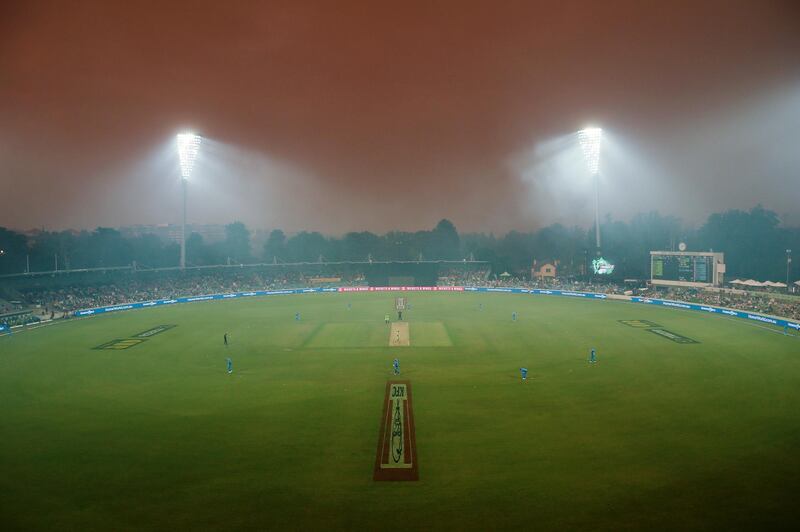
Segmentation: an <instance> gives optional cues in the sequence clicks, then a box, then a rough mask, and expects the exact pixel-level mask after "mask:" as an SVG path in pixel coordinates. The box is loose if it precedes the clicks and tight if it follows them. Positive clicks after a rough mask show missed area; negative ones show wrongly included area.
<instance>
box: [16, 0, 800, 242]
mask: <svg viewBox="0 0 800 532" xmlns="http://www.w3.org/2000/svg"><path fill="white" fill-rule="evenodd" d="M590 122H591V123H594V124H598V125H602V126H603V128H604V129H605V130H606V131H607V132H608V138H609V148H608V152H607V153H608V155H607V157H606V156H605V153H606V152H604V161H603V162H602V163H601V165H602V166H603V182H602V184H603V188H602V192H601V200H602V202H603V205H602V207H603V209H602V210H603V213H604V215H605V214H610V215H611V216H612V217H614V218H618V219H627V218H629V217H630V216H631V215H632V214H634V213H636V212H639V211H648V210H651V209H657V210H659V211H661V212H662V213H664V214H674V215H677V216H681V217H683V218H684V219H685V220H687V221H688V222H692V223H696V222H699V221H702V219H703V218H704V217H705V216H707V215H708V214H709V213H710V212H714V211H717V210H721V209H725V208H733V207H736V208H750V207H752V206H754V205H755V204H757V203H762V204H763V205H764V206H765V207H767V208H771V209H773V210H775V211H776V212H778V213H779V214H780V215H781V216H782V217H784V220H785V221H787V223H800V187H799V186H798V185H799V184H800V147H798V146H800V144H798V141H797V140H796V139H798V138H800V3H798V2H797V1H796V0H795V1H793V0H787V1H777V0H773V1H769V0H761V1H751V2H747V1H735V0H728V1H720V2H701V1H688V2H682V1H675V2H673V1H667V2H656V1H642V0H636V1H609V2H600V1H595V2H564V1H550V2H533V1H529V2H509V1H506V2H503V1H494V2H469V1H453V2H434V1H425V2H409V1H406V2H367V1H365V2H345V1H329V2H315V3H307V2H300V1H287V2H244V1H233V2H203V3H201V2H177V1H166V2H165V1H153V2H139V1H134V2H115V1H108V2H105V1H102V2H80V1H74V2H67V1H53V2H38V1H18V2H16V1H13V0H4V1H2V2H0V180H1V181H2V183H3V191H2V194H1V195H0V226H7V227H13V228H19V229H27V228H31V227H43V226H44V227H46V228H51V229H62V228H79V229H81V228H93V227H95V226H98V225H104V226H120V225H128V224H137V223H143V224H151V223H169V222H171V223H177V222H179V220H180V210H179V209H180V205H181V204H180V186H179V181H178V172H177V157H176V156H175V153H174V146H173V145H172V144H171V142H172V141H173V138H174V134H175V133H177V132H178V131H180V130H181V129H182V128H183V127H190V128H193V129H195V130H196V131H198V132H199V133H201V134H202V135H203V136H204V137H206V138H207V139H208V142H207V143H206V144H205V145H204V146H203V152H202V155H201V160H200V161H199V163H198V169H197V172H196V179H193V180H192V182H191V183H190V196H189V205H190V212H189V220H190V222H207V223H227V222H230V221H233V220H237V219H239V220H242V221H244V222H245V223H247V224H249V225H251V226H252V227H256V228H265V229H268V228H273V227H282V228H285V229H287V230H289V231H296V230H301V229H309V230H319V231H322V232H325V233H331V234H338V233H342V232H344V231H348V230H362V229H367V230H372V231H377V232H382V231H386V230H388V229H393V228H399V229H407V230H415V229H421V228H429V227H432V226H433V225H434V224H435V223H436V222H437V221H438V220H439V219H440V218H443V217H446V218H449V219H451V220H452V221H453V222H454V223H455V224H456V226H457V227H458V228H459V229H464V230H480V231H487V232H488V231H495V232H500V231H505V230H508V229H522V230H529V229H535V228H537V227H541V226H543V225H547V224H549V223H553V222H561V223H566V224H569V225H572V224H578V225H582V226H588V225H589V224H590V223H591V221H592V213H591V205H592V204H591V193H590V191H591V189H590V188H588V185H587V183H589V181H588V177H587V176H586V175H584V174H585V172H583V171H582V168H581V166H580V164H571V163H570V160H571V159H575V157H574V155H575V153H576V152H575V150H574V149H572V144H571V142H572V141H571V140H570V139H571V137H569V134H570V133H572V132H574V131H575V130H577V129H579V128H580V127H581V126H583V125H585V124H587V123H590ZM578 162H580V161H578Z"/></svg>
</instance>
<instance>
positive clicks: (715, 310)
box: [0, 286, 800, 331]
mask: <svg viewBox="0 0 800 532" xmlns="http://www.w3.org/2000/svg"><path fill="white" fill-rule="evenodd" d="M397 291H399V292H406V291H408V292H494V293H510V294H531V295H546V296H562V297H575V298H583V299H600V300H605V299H612V300H617V301H629V302H632V303H639V304H645V305H657V306H663V307H670V308H677V309H682V310H694V311H698V312H704V313H707V314H721V315H724V316H730V317H734V318H741V319H746V320H750V321H757V322H761V323H767V324H770V325H775V326H777V327H789V328H791V329H794V330H797V331H800V323H797V322H795V321H792V320H789V319H786V318H781V317H777V316H767V315H763V314H757V313H754V312H746V311H742V310H735V309H730V308H725V307H715V306H711V305H698V304H696V303H687V302H683V301H672V300H668V299H654V298H647V297H637V296H624V295H617V294H599V293H595V292H575V291H569V290H545V289H539V288H531V289H528V288H493V287H479V286H355V287H353V286H345V287H332V288H296V289H286V290H257V291H251V292H236V293H232V294H211V295H206V296H193V297H178V298H174V299H159V300H155V301H143V302H138V303H129V304H125V305H115V306H109V307H98V308H92V309H83V310H78V311H76V312H74V313H73V315H74V316H75V317H86V316H94V315H98V314H105V313H108V312H117V311H121V310H132V309H140V308H149V307H158V306H163V305H173V304H177V303H192V302H196V301H213V300H221V299H236V298H242V297H257V296H273V295H287V294H312V293H325V292H397ZM0 330H1V329H0Z"/></svg>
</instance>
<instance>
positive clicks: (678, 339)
mask: <svg viewBox="0 0 800 532" xmlns="http://www.w3.org/2000/svg"><path fill="white" fill-rule="evenodd" d="M648 330H649V331H650V332H651V333H654V334H657V335H659V336H660V337H662V338H666V339H667V340H672V341H673V342H675V343H676V344H699V343H700V342H698V341H697V340H692V339H691V338H687V337H686V336H682V335H680V334H678V333H674V332H672V331H668V330H666V329H648Z"/></svg>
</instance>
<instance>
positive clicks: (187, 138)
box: [177, 132, 202, 269]
mask: <svg viewBox="0 0 800 532" xmlns="http://www.w3.org/2000/svg"><path fill="white" fill-rule="evenodd" d="M201 141H202V138H201V137H200V136H199V135H195V134H194V133H188V132H187V133H180V134H178V137H177V142H178V159H179V160H180V163H181V185H182V188H183V220H182V221H181V269H184V268H186V183H187V181H189V178H190V177H191V176H192V170H194V161H195V159H197V154H198V153H199V152H200V142H201Z"/></svg>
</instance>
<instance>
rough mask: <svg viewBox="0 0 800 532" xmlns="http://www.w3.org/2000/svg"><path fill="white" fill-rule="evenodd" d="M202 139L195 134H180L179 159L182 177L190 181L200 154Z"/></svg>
mask: <svg viewBox="0 0 800 532" xmlns="http://www.w3.org/2000/svg"><path fill="white" fill-rule="evenodd" d="M201 141H202V137H200V135H195V134H194V133H180V134H178V158H179V159H180V162H181V177H182V178H183V179H189V178H190V177H191V175H192V170H194V161H195V159H197V154H198V153H199V152H200V142H201Z"/></svg>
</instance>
